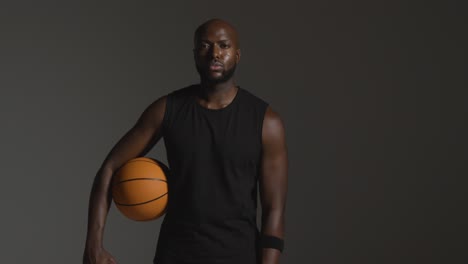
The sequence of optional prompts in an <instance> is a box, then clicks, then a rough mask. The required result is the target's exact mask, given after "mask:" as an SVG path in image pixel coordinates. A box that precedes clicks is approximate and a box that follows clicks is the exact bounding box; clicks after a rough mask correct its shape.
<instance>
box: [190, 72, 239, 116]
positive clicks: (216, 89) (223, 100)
mask: <svg viewBox="0 0 468 264" xmlns="http://www.w3.org/2000/svg"><path fill="white" fill-rule="evenodd" d="M236 94H237V87H236V84H235V82H234V80H232V79H230V80H228V81H226V82H222V83H211V82H204V81H203V80H202V81H201V83H200V90H199V92H198V99H197V101H198V103H199V104H200V105H202V106H203V107H205V108H209V109H220V108H224V107H225V106H227V105H229V104H230V103H231V102H232V100H234V97H236Z"/></svg>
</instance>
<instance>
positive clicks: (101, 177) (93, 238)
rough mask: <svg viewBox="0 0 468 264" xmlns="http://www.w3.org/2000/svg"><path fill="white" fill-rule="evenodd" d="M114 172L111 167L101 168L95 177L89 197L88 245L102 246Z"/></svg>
mask: <svg viewBox="0 0 468 264" xmlns="http://www.w3.org/2000/svg"><path fill="white" fill-rule="evenodd" d="M112 174H113V171H112V170H111V169H110V168H101V169H100V170H99V171H98V173H97V175H96V177H95V179H94V183H93V187H92V189H91V194H90V198H89V209H88V229H87V236H86V246H87V247H96V246H102V242H103V233H104V226H105V222H106V218H107V213H108V212H109V208H110V205H111V200H112V195H111V192H110V189H109V185H110V179H111V178H112Z"/></svg>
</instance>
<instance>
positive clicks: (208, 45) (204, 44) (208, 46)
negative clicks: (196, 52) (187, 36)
mask: <svg viewBox="0 0 468 264" xmlns="http://www.w3.org/2000/svg"><path fill="white" fill-rule="evenodd" d="M199 48H200V49H208V48H210V44H208V43H206V42H202V43H200V46H199Z"/></svg>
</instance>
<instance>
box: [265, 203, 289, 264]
mask: <svg viewBox="0 0 468 264" xmlns="http://www.w3.org/2000/svg"><path fill="white" fill-rule="evenodd" d="M261 233H262V235H268V236H273V237H277V238H280V239H284V210H283V209H263V211H262V228H261ZM261 253H262V264H278V263H279V258H280V255H281V252H280V251H279V250H278V249H274V248H263V249H262V252H261Z"/></svg>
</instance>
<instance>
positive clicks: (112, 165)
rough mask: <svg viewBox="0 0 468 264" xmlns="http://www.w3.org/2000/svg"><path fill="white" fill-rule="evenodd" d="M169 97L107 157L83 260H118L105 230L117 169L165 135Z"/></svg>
mask: <svg viewBox="0 0 468 264" xmlns="http://www.w3.org/2000/svg"><path fill="white" fill-rule="evenodd" d="M165 108H166V96H163V97H161V98H159V99H158V100H156V101H155V102H153V103H152V104H151V105H149V106H148V107H147V108H146V109H145V111H144V112H143V113H142V114H141V116H140V118H139V119H138V121H137V122H136V124H135V125H134V126H133V127H132V128H131V129H130V130H129V131H128V132H127V133H126V134H125V135H124V136H123V137H122V138H121V139H120V140H119V141H118V142H117V144H116V145H115V146H114V147H113V148H112V150H111V151H110V152H109V154H108V155H107V157H106V158H105V159H104V162H103V163H102V165H101V167H100V168H99V170H98V172H97V174H96V176H95V178H94V182H93V186H92V189H91V195H90V199H89V209H88V229H87V236H86V245H85V251H84V255H83V263H86V264H88V263H89V264H95V263H96V264H98V263H115V260H114V259H113V257H112V256H111V255H110V254H109V253H107V252H106V251H105V250H104V248H103V233H104V226H105V222H106V217H107V213H108V211H109V208H110V205H111V201H112V194H111V192H110V190H109V185H110V182H111V179H112V175H113V174H114V172H115V171H116V170H117V169H118V168H120V167H121V166H122V165H124V164H125V163H126V162H127V161H129V160H130V159H133V158H136V157H139V156H144V155H145V154H146V153H147V152H148V151H149V150H150V149H151V148H152V147H153V146H154V145H155V144H156V143H157V142H158V141H159V139H160V138H161V137H162V121H163V118H164V112H165Z"/></svg>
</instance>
